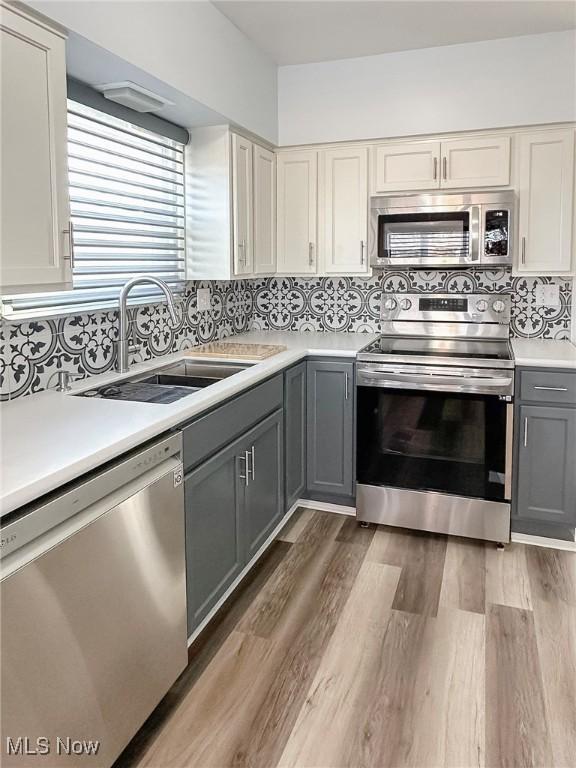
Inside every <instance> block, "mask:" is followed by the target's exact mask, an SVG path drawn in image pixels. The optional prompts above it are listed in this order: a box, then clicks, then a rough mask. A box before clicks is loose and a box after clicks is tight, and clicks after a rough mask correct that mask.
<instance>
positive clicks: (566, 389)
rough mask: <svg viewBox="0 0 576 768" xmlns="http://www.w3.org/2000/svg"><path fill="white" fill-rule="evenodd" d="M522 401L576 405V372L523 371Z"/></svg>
mask: <svg viewBox="0 0 576 768" xmlns="http://www.w3.org/2000/svg"><path fill="white" fill-rule="evenodd" d="M520 399H521V400H524V401H526V402H532V403H558V404H561V405H569V404H574V405H576V371H574V373H571V372H569V371H567V372H562V371H521V372H520Z"/></svg>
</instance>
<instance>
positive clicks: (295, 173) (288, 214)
mask: <svg viewBox="0 0 576 768" xmlns="http://www.w3.org/2000/svg"><path fill="white" fill-rule="evenodd" d="M277 163H278V224H277V232H278V238H277V257H278V272H281V273H285V274H289V275H307V274H314V273H315V272H316V269H317V266H316V259H317V254H316V249H317V236H316V226H317V221H316V207H317V188H318V153H317V152H313V151H312V152H284V153H282V152H281V153H280V154H278V155H277Z"/></svg>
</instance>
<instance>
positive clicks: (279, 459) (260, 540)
mask: <svg viewBox="0 0 576 768" xmlns="http://www.w3.org/2000/svg"><path fill="white" fill-rule="evenodd" d="M283 441H284V431H283V413H282V411H281V410H279V411H276V413H273V414H272V415H271V416H269V417H268V418H267V419H265V420H264V421H263V422H261V423H260V424H259V425H258V426H257V427H255V428H254V429H253V430H252V431H251V432H249V433H248V434H247V435H246V437H245V440H244V445H245V446H246V465H247V471H248V478H249V479H248V485H247V486H246V493H245V503H244V507H243V509H242V539H243V551H244V560H245V562H248V561H249V560H251V559H252V557H253V556H254V555H255V554H256V552H258V550H259V549H260V547H261V546H262V545H263V544H264V542H265V541H266V539H267V538H268V537H269V536H270V534H271V533H272V531H273V530H274V528H275V527H276V526H277V525H278V523H279V522H280V519H281V517H282V515H283V514H284V483H283V474H284V473H283V466H284V464H283V457H284V451H283Z"/></svg>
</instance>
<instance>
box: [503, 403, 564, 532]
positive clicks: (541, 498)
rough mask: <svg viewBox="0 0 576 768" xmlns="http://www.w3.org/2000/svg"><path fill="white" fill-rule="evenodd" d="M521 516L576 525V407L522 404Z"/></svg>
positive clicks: (518, 509)
mask: <svg viewBox="0 0 576 768" xmlns="http://www.w3.org/2000/svg"><path fill="white" fill-rule="evenodd" d="M519 440H520V447H519V452H518V457H519V458H518V504H517V512H516V514H517V516H518V517H520V518H526V519H530V520H536V521H541V522H548V523H549V522H555V523H564V524H569V525H572V527H575V526H576V471H575V467H576V408H555V407H552V406H550V407H545V406H533V405H523V406H521V407H520V426H519Z"/></svg>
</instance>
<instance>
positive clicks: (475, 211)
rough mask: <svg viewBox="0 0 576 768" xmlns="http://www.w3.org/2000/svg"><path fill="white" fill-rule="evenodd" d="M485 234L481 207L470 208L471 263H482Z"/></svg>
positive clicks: (473, 206) (472, 206)
mask: <svg viewBox="0 0 576 768" xmlns="http://www.w3.org/2000/svg"><path fill="white" fill-rule="evenodd" d="M483 237H484V233H483V232H482V226H481V224H480V206H479V205H471V206H470V261H471V262H477V261H480V242H481V241H482V240H483Z"/></svg>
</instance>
